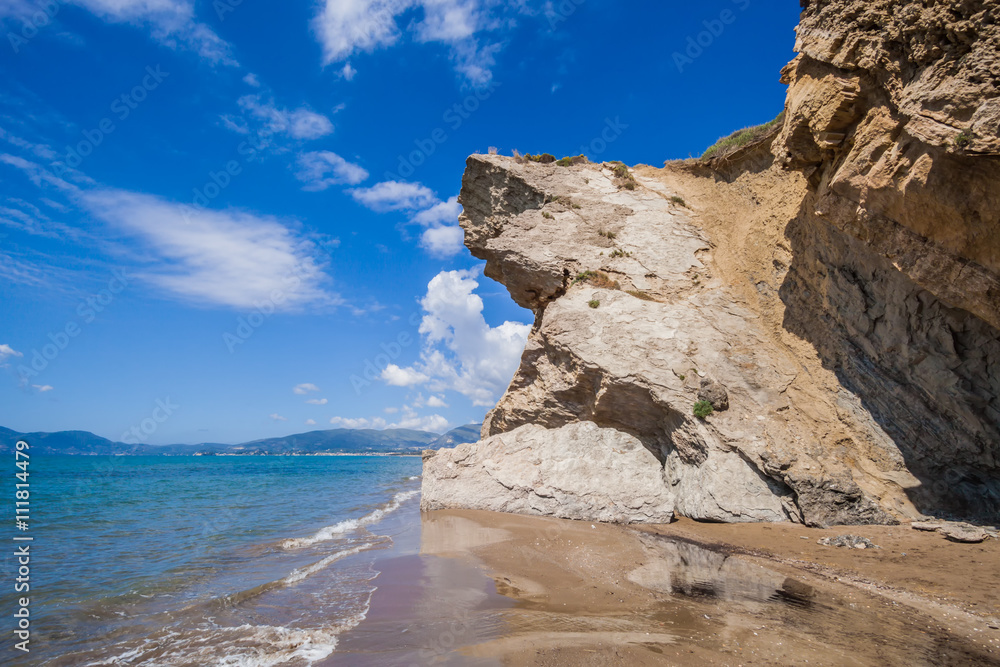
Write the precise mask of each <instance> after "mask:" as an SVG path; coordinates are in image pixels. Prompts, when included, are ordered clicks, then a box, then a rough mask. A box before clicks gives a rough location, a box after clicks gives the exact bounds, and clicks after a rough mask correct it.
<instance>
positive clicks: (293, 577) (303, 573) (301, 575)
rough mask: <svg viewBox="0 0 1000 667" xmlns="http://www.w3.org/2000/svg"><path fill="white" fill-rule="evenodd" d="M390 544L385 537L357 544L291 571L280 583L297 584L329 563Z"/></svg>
mask: <svg viewBox="0 0 1000 667" xmlns="http://www.w3.org/2000/svg"><path fill="white" fill-rule="evenodd" d="M391 542H392V539H390V538H388V537H387V538H385V539H382V540H378V541H376V542H370V543H368V544H359V545H358V546H356V547H352V548H350V549H344V550H343V551H338V552H337V553H335V554H331V555H329V556H327V557H326V558H324V559H322V560H319V561H316V562H315V563H313V564H312V565H306V566H305V567H299V568H296V569H294V570H292V572H291V574H289V575H288V576H287V577H285V578H284V579H282V580H281V582H280V583H282V584H285V585H290V584H294V583H297V582H299V581H302V580H303V579H305V578H306V577H308V576H309V575H312V574H316V573H317V572H319V571H320V570H322V569H323V568H325V567H326V566H327V565H330V564H331V563H336V562H337V561H338V560H340V559H341V558H346V557H347V556H353V555H354V554H358V553H361V552H362V551H368V550H369V549H374V548H375V547H378V546H381V545H383V544H387V543H391Z"/></svg>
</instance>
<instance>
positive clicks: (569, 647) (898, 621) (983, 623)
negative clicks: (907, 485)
mask: <svg viewBox="0 0 1000 667" xmlns="http://www.w3.org/2000/svg"><path fill="white" fill-rule="evenodd" d="M416 515H417V512H416V511H415V509H413V507H412V506H411V507H410V508H408V509H407V511H406V512H404V513H401V516H400V518H399V521H400V522H407V521H412V522H413V523H410V524H408V525H410V526H411V529H410V531H409V533H408V535H407V537H405V538H400V537H397V536H394V540H396V545H395V546H394V548H393V549H390V550H387V551H386V552H385V553H384V555H383V557H382V558H381V559H380V561H379V562H378V563H377V564H376V568H377V569H378V570H380V571H381V573H382V574H381V575H380V576H379V577H378V579H377V580H376V584H377V585H378V586H379V589H378V591H376V593H375V594H374V595H373V597H372V604H371V610H370V612H369V615H368V619H367V620H365V621H363V622H362V623H361V624H360V625H359V626H358V627H357V628H355V629H354V630H353V631H351V632H348V633H346V634H345V635H343V636H342V637H341V643H340V645H339V646H338V649H337V652H336V653H335V654H334V656H332V658H331V660H329V661H328V662H327V663H325V664H338V665H368V664H371V665H376V664H377V665H425V664H444V665H448V664H461V665H468V664H473V665H477V664H509V665H663V664H675V665H787V664H810V665H1000V624H998V623H997V621H998V620H1000V599H998V598H1000V596H998V594H997V583H998V580H1000V544H998V542H997V541H996V540H988V541H987V542H984V543H982V544H957V543H953V542H949V541H947V540H946V539H945V538H944V537H943V536H941V535H940V534H937V533H921V532H918V531H914V530H912V529H910V528H909V527H908V526H897V527H850V528H832V529H822V530H820V529H809V528H804V527H802V526H797V525H782V524H771V525H765V524H743V525H729V524H700V523H695V522H693V521H687V520H681V521H679V522H677V523H674V524H671V525H669V526H649V527H641V528H636V527H622V526H610V525H604V524H591V523H585V522H575V521H565V520H559V519H548V518H541V517H525V516H516V515H506V514H494V513H489V512H477V511H439V512H430V513H425V514H423V515H421V516H420V518H419V519H418V518H417V516H416ZM417 526H419V529H418V528H417ZM845 533H853V534H856V535H861V536H864V537H867V538H869V539H870V540H872V541H873V542H874V543H875V544H878V545H880V546H881V547H882V548H881V549H878V550H858V549H845V548H836V547H827V546H821V545H818V544H817V543H816V542H817V540H818V539H819V538H821V537H824V536H830V535H841V534H845ZM803 538H806V539H803ZM903 554H905V555H903ZM991 625H992V626H994V627H991Z"/></svg>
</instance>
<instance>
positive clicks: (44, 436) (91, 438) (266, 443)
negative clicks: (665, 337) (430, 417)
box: [0, 424, 479, 456]
mask: <svg viewBox="0 0 1000 667" xmlns="http://www.w3.org/2000/svg"><path fill="white" fill-rule="evenodd" d="M478 430H479V425H478V424H472V425H466V426H460V427H458V428H456V429H454V430H452V431H449V432H448V433H445V434H444V435H439V434H437V433H429V432H427V431H413V430H407V429H387V430H385V431H376V430H353V429H332V430H327V431H311V432H309V433H299V434H294V435H289V436H285V437H282V438H265V439H261V440H254V441H252V442H246V443H240V444H235V445H227V444H218V443H201V444H195V445H130V444H127V443H123V442H112V441H110V440H108V439H106V438H102V437H100V436H97V435H94V434H93V433H89V432H87V431H59V432H56V433H18V432H17V431H12V430H11V429H8V428H3V427H0V451H7V452H10V451H12V449H13V447H14V444H15V443H16V442H17V440H26V441H28V443H29V444H31V447H32V453H34V454H43V455H44V454H49V455H51V454H61V455H72V456H81V455H105V456H107V455H118V456H128V455H144V456H157V455H165V456H177V455H190V454H196V453H197V454H256V455H264V454H330V453H373V454H386V453H410V454H412V453H418V452H421V451H423V450H425V449H435V448H437V447H442V446H450V445H453V444H455V443H460V442H467V441H469V440H468V434H469V433H477V432H478Z"/></svg>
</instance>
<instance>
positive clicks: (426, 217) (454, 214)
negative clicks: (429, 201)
mask: <svg viewBox="0 0 1000 667" xmlns="http://www.w3.org/2000/svg"><path fill="white" fill-rule="evenodd" d="M461 213H462V205H461V204H459V203H458V197H452V198H450V199H449V200H448V201H440V202H438V203H436V204H434V205H433V206H431V207H430V208H428V209H425V210H423V211H421V212H420V213H417V214H416V215H415V216H413V222H415V223H417V224H419V225H423V226H424V227H436V226H437V225H444V224H448V223H452V224H453V223H455V222H457V221H458V216H459V214H461Z"/></svg>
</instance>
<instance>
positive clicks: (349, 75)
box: [340, 62, 358, 81]
mask: <svg viewBox="0 0 1000 667" xmlns="http://www.w3.org/2000/svg"><path fill="white" fill-rule="evenodd" d="M357 73H358V70H356V69H354V68H353V67H351V63H349V62H348V63H344V66H343V67H342V68H341V70H340V76H342V77H344V80H346V81H354V75H355V74H357Z"/></svg>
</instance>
